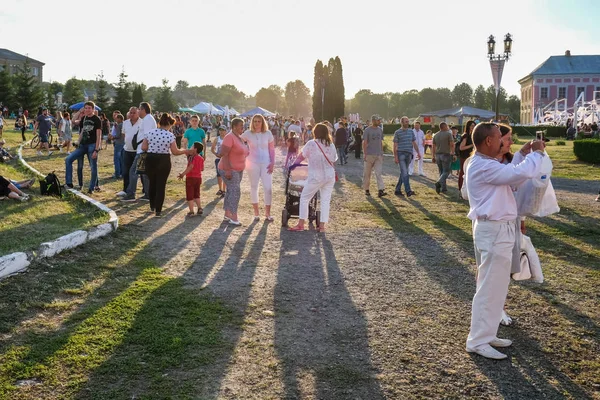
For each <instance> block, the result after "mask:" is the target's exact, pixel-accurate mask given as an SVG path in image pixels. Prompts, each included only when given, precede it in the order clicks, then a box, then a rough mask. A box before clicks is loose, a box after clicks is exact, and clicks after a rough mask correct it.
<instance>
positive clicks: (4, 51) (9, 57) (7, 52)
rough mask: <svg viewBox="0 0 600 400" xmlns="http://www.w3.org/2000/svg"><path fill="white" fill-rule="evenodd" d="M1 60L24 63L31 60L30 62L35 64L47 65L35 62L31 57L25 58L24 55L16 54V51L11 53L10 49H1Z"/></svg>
mask: <svg viewBox="0 0 600 400" xmlns="http://www.w3.org/2000/svg"><path fill="white" fill-rule="evenodd" d="M0 58H5V59H7V60H15V61H23V62H24V61H25V60H27V59H29V61H30V62H34V63H38V64H42V65H46V64H44V63H43V62H41V61H38V60H34V59H33V58H31V57H27V56H24V55H22V54H19V53H15V52H14V51H10V50H8V49H0Z"/></svg>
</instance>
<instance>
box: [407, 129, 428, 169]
mask: <svg viewBox="0 0 600 400" xmlns="http://www.w3.org/2000/svg"><path fill="white" fill-rule="evenodd" d="M414 127H415V128H414V129H413V132H414V133H415V138H416V139H417V147H418V148H419V152H418V153H417V151H413V159H412V161H411V162H410V164H409V166H408V174H409V175H412V174H413V172H414V169H415V158H417V154H421V155H423V154H425V132H423V131H422V130H421V123H420V122H419V121H415V124H414ZM418 165H419V175H421V176H425V173H424V172H423V157H419V160H418Z"/></svg>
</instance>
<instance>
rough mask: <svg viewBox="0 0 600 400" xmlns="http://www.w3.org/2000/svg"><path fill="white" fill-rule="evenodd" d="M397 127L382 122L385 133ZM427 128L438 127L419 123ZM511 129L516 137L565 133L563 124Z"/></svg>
mask: <svg viewBox="0 0 600 400" xmlns="http://www.w3.org/2000/svg"><path fill="white" fill-rule="evenodd" d="M398 129H400V125H399V124H384V126H383V133H384V134H385V135H393V134H394V132H396V131H397V130H398ZM428 129H431V130H432V131H433V133H435V132H437V131H438V129H439V127H438V125H430V124H427V125H425V124H424V125H421V130H422V131H423V132H427V130H428ZM512 130H513V137H514V136H515V135H516V136H517V138H518V136H523V137H530V136H535V132H537V131H545V133H544V135H545V136H547V137H554V138H559V137H565V136H566V135H567V128H566V127H564V126H547V125H540V126H524V125H523V126H513V127H512ZM459 132H460V133H461V134H462V132H463V129H462V126H461V127H460V129H459ZM515 143H516V142H515Z"/></svg>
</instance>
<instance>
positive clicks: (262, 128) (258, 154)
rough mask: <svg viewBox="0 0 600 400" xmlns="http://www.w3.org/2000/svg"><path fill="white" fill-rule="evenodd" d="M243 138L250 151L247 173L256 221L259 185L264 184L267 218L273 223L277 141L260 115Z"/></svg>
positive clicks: (255, 116) (253, 118)
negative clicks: (272, 204) (272, 206)
mask: <svg viewBox="0 0 600 400" xmlns="http://www.w3.org/2000/svg"><path fill="white" fill-rule="evenodd" d="M241 137H242V139H243V140H244V141H245V142H246V143H247V144H248V147H249V149H250V155H249V156H248V158H246V172H247V173H248V176H249V177H250V200H251V202H252V207H253V208H254V220H255V221H258V220H260V217H259V216H258V214H259V212H258V183H259V182H262V186H263V190H264V196H265V217H266V219H267V221H273V217H272V216H271V199H272V197H273V167H274V165H275V139H274V138H273V135H272V134H271V131H270V130H269V124H267V121H266V120H265V117H263V116H262V115H260V114H256V115H254V117H252V122H251V123H250V129H248V130H246V131H245V132H244V133H243V134H242V136H241Z"/></svg>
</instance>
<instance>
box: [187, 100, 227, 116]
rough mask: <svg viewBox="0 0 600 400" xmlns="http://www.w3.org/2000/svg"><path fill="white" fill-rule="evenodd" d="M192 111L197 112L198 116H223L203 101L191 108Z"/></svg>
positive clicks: (219, 111)
mask: <svg viewBox="0 0 600 400" xmlns="http://www.w3.org/2000/svg"><path fill="white" fill-rule="evenodd" d="M192 110H194V111H195V112H197V113H199V114H214V115H223V111H221V110H219V109H218V108H216V107H215V106H213V105H212V104H211V103H206V102H204V101H202V102H200V103H198V104H196V105H195V106H194V107H192Z"/></svg>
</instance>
